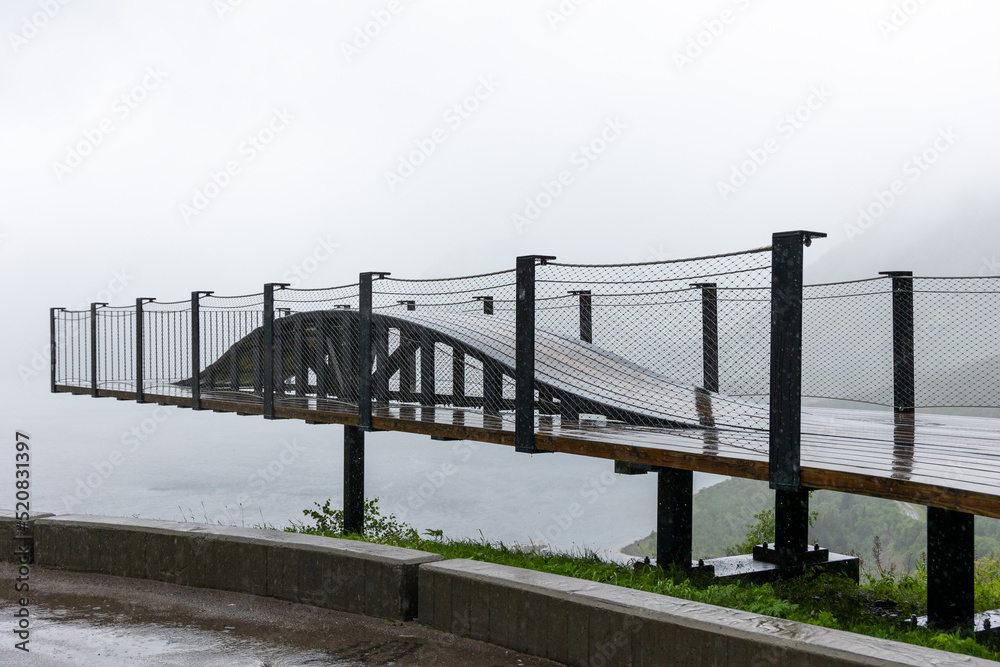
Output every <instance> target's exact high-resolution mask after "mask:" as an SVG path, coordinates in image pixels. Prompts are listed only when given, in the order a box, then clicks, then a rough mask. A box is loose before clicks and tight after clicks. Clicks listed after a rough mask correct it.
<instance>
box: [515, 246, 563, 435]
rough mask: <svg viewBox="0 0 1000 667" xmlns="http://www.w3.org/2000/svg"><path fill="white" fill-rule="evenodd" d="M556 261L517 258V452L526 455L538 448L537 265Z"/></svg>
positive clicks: (546, 257)
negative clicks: (536, 373)
mask: <svg viewBox="0 0 1000 667" xmlns="http://www.w3.org/2000/svg"><path fill="white" fill-rule="evenodd" d="M552 259H555V257H551V256H548V255H525V256H523V257H518V258H517V309H516V327H515V328H516V332H517V340H516V344H515V353H514V356H515V362H514V365H515V369H514V370H515V373H514V375H515V377H514V382H515V394H514V399H515V400H514V407H515V422H514V424H515V426H514V450H515V451H518V452H524V453H527V454H534V453H536V452H538V449H537V448H536V447H535V265H536V264H539V263H540V264H545V263H546V262H548V261H549V260H552Z"/></svg>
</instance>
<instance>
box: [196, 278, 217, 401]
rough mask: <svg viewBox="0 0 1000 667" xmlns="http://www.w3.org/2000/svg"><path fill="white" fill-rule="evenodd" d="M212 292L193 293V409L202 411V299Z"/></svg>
mask: <svg viewBox="0 0 1000 667" xmlns="http://www.w3.org/2000/svg"><path fill="white" fill-rule="evenodd" d="M211 294H212V292H205V291H196V292H191V409H192V410H201V297H203V296H209V295H211Z"/></svg>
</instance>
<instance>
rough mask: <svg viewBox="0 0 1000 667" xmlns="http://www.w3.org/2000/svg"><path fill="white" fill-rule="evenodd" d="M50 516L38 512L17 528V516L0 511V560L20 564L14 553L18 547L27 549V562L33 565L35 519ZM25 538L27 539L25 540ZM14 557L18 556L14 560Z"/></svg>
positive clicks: (20, 560) (9, 511)
mask: <svg viewBox="0 0 1000 667" xmlns="http://www.w3.org/2000/svg"><path fill="white" fill-rule="evenodd" d="M50 516H52V514H48V513H45V512H39V513H38V514H32V515H31V518H30V519H28V520H27V521H22V522H20V523H21V526H20V527H19V526H18V523H19V522H18V521H17V514H16V513H14V512H12V511H11V510H0V560H2V561H7V562H17V563H21V562H22V558H20V557H19V554H16V553H15V550H16V549H17V548H18V547H24V546H27V547H28V554H29V555H28V562H29V563H33V562H34V557H33V555H32V544H33V536H34V528H35V520H36V519H44V518H46V517H50ZM25 538H27V539H25ZM15 556H18V557H17V558H15Z"/></svg>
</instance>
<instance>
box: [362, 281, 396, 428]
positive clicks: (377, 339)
mask: <svg viewBox="0 0 1000 667" xmlns="http://www.w3.org/2000/svg"><path fill="white" fill-rule="evenodd" d="M387 275H389V274H388V273H386V272H384V271H382V272H375V271H371V272H367V273H362V274H361V275H360V278H359V282H358V428H360V429H362V430H364V431H370V430H371V429H372V398H375V399H376V400H379V401H382V400H385V399H386V398H387V396H388V393H389V378H388V377H387V376H386V373H385V370H386V366H385V364H386V360H387V358H388V356H389V354H388V353H389V331H388V329H386V328H385V327H384V326H382V325H380V326H378V327H376V328H377V330H374V331H373V321H374V318H373V317H372V280H373V279H374V278H375V277H378V278H384V277H386V276H387ZM383 330H384V331H383ZM383 337H384V338H385V340H384V341H383V340H382V339H383ZM373 342H374V344H375V346H376V347H377V349H375V350H374V352H375V354H376V356H377V357H378V369H377V371H376V374H375V378H374V387H373V382H372V361H373V360H372V351H373V350H372V343H373ZM383 348H384V349H383ZM373 389H374V392H373V391H372V390H373ZM373 393H374V396H373V395H372V394H373Z"/></svg>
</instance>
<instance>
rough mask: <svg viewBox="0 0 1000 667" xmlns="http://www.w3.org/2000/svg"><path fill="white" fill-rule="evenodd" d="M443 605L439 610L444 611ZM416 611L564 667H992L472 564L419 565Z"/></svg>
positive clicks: (430, 621)
mask: <svg viewBox="0 0 1000 667" xmlns="http://www.w3.org/2000/svg"><path fill="white" fill-rule="evenodd" d="M443 600H446V601H447V602H446V604H444V603H441V601H443ZM420 601H421V604H423V605H426V606H425V607H424V608H422V610H421V614H420V622H421V623H424V624H427V625H431V626H432V627H435V628H437V629H438V630H442V631H445V632H453V631H455V630H454V625H453V619H454V612H455V611H456V609H457V610H458V611H459V615H460V616H462V615H463V614H466V613H467V614H468V618H469V619H477V620H476V621H475V622H471V621H470V627H477V628H482V627H483V623H484V622H483V620H482V619H484V618H485V619H487V620H486V621H485V627H486V628H487V631H488V637H487V641H489V642H490V643H493V644H498V645H500V646H504V647H507V648H510V649H512V650H519V651H525V652H528V653H531V654H533V655H537V656H539V657H543V658H548V659H550V660H555V661H558V662H560V663H562V664H567V665H580V666H583V665H588V666H589V665H598V664H600V665H607V666H609V667H610V666H612V665H615V666H628V667H653V666H655V667H664V666H667V667H669V666H674V665H683V666H685V667H688V666H694V665H713V666H725V665H730V666H732V667H744V666H745V665H754V666H755V667H799V666H802V667H805V666H806V665H808V666H810V667H862V666H868V665H882V666H885V667H889V666H894V667H916V666H918V665H920V666H923V665H932V664H933V665H942V666H943V665H956V666H957V665H968V666H971V665H984V666H985V665H988V664H994V663H992V662H990V661H987V660H979V659H977V658H970V657H967V656H957V655H954V654H950V653H945V652H943V651H937V650H934V649H927V648H923V647H919V646H911V645H909V644H901V643H898V642H892V641H887V640H883V639H876V638H872V637H865V636H861V635H856V634H852V633H847V632H841V631H838V630H830V629H828V628H821V627H818V626H812V625H806V624H803V623H797V622H794V621H787V620H782V619H777V618H771V617H768V616H761V615H759V614H751V613H749V612H743V611H737V610H734V609H725V608H722V607H715V606H712V605H707V604H701V603H698V602H690V601H687V600H679V599H676V598H670V597H666V596H663V595H655V594H653V593H645V592H643V591H636V590H631V589H626V588H621V587H618V586H611V585H608V584H598V583H593V582H588V581H582V580H579V579H572V578H570V577H562V576H558V575H553V574H545V573H542V572H534V571H530V570H521V569H519V568H513V567H507V566H504V565H494V564H491V563H482V562H478V561H470V560H449V561H442V562H436V563H427V564H425V565H421V566H420ZM431 606H432V607H433V609H430V608H429V607H431ZM425 612H426V613H425ZM463 617H464V616H463ZM480 631H481V630H480ZM472 636H476V635H475V634H473V635H472ZM476 638H477V639H478V638H480V637H478V636H477V637H476Z"/></svg>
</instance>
